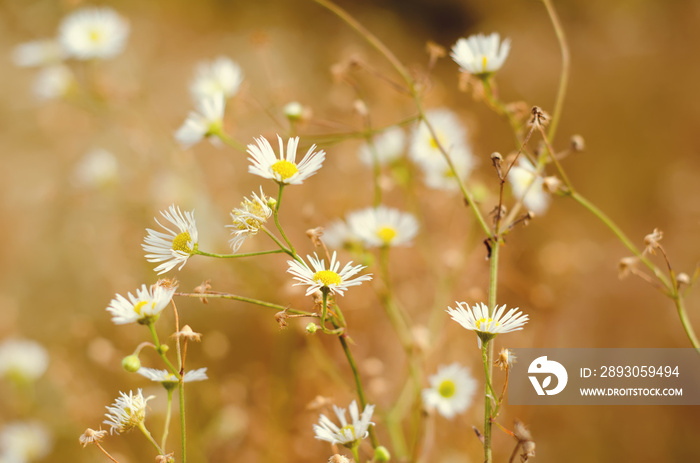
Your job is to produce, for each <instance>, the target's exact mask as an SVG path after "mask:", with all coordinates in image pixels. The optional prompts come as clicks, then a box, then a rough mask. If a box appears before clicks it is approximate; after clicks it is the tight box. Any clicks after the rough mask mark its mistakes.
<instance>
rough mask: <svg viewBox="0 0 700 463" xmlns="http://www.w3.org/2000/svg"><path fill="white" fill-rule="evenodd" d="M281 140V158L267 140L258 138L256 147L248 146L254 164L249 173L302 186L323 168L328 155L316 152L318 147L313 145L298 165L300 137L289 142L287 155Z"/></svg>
mask: <svg viewBox="0 0 700 463" xmlns="http://www.w3.org/2000/svg"><path fill="white" fill-rule="evenodd" d="M277 139H278V140H279V147H280V154H279V158H277V156H276V155H275V152H274V150H273V149H272V146H270V142H268V141H267V140H266V139H265V138H263V137H260V138H256V139H255V142H256V143H257V146H256V145H253V144H250V145H248V154H250V156H251V157H249V158H248V160H249V161H250V162H251V163H252V165H251V166H249V167H248V172H250V173H251V174H255V175H259V176H261V177H264V178H269V179H272V180H275V181H277V182H278V183H280V184H292V185H300V184H302V183H303V182H304V180H306V179H307V178H309V177H311V176H312V175H314V174H315V173H316V171H318V169H320V168H321V164H322V163H323V161H324V160H325V159H326V153H325V152H324V151H323V150H321V151H317V152H314V150H315V149H316V145H312V146H311V148H309V151H307V152H306V155H304V158H303V159H302V160H301V162H300V163H299V164H297V163H296V156H297V145H298V144H299V137H294V138H290V139H289V141H288V142H287V155H286V156H285V154H284V145H283V143H282V137H280V136H279V135H277Z"/></svg>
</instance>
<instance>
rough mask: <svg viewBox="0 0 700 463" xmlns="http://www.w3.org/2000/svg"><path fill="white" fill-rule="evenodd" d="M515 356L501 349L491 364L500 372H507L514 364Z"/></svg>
mask: <svg viewBox="0 0 700 463" xmlns="http://www.w3.org/2000/svg"><path fill="white" fill-rule="evenodd" d="M515 361H516V359H515V355H513V352H511V351H510V350H508V349H505V348H502V349H501V351H500V352H499V353H498V358H497V359H496V361H495V362H493V363H494V364H495V365H496V366H497V367H499V368H500V369H501V370H507V369H509V368H510V367H512V366H513V364H514V363H515Z"/></svg>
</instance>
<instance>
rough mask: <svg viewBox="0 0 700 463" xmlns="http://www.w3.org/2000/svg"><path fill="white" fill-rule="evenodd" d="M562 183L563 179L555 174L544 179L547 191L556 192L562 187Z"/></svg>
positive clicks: (543, 184) (543, 183) (544, 187)
mask: <svg viewBox="0 0 700 463" xmlns="http://www.w3.org/2000/svg"><path fill="white" fill-rule="evenodd" d="M561 185H562V182H561V180H559V179H558V178H557V177H555V176H553V175H551V176H549V177H545V178H544V179H542V188H543V189H544V191H546V192H547V193H556V192H557V191H559V189H560V188H561Z"/></svg>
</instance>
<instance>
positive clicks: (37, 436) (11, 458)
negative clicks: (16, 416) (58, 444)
mask: <svg viewBox="0 0 700 463" xmlns="http://www.w3.org/2000/svg"><path fill="white" fill-rule="evenodd" d="M52 447H53V438H52V436H51V433H50V432H49V430H48V429H47V427H46V426H45V425H44V424H43V423H40V422H38V421H16V422H12V423H8V424H6V425H5V426H4V427H3V428H2V429H1V430H0V461H2V462H3V463H4V462H7V463H28V462H30V461H35V460H41V459H43V458H44V457H46V456H47V455H48V454H49V452H51V448H52Z"/></svg>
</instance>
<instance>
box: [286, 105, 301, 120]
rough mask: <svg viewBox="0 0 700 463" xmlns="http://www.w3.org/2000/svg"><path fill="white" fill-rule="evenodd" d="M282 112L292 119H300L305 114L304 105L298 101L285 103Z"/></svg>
mask: <svg viewBox="0 0 700 463" xmlns="http://www.w3.org/2000/svg"><path fill="white" fill-rule="evenodd" d="M282 112H283V113H284V115H285V117H286V118H287V119H289V120H292V121H298V120H299V119H301V118H302V117H303V116H304V106H303V105H302V104H301V103H299V102H298V101H290V102H289V103H287V104H286V105H284V108H282Z"/></svg>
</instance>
